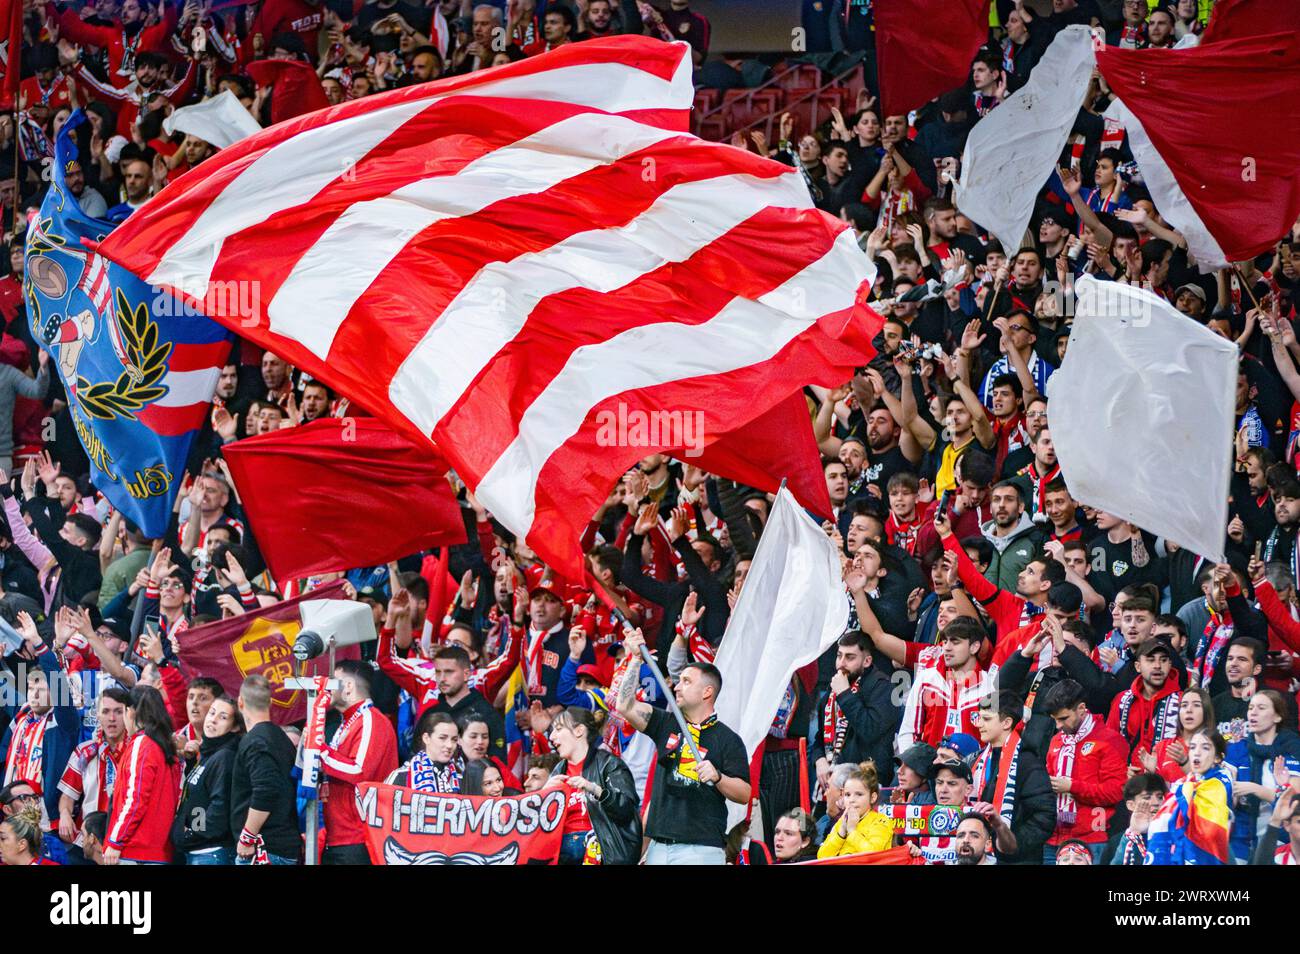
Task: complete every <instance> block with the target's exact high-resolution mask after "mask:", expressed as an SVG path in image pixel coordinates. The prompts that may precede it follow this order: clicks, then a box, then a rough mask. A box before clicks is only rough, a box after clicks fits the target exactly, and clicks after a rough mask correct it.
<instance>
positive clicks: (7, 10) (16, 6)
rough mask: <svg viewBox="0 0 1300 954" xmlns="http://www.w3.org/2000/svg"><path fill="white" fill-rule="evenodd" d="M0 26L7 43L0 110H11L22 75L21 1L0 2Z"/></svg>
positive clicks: (16, 97)
mask: <svg viewBox="0 0 1300 954" xmlns="http://www.w3.org/2000/svg"><path fill="white" fill-rule="evenodd" d="M0 24H4V27H3V29H4V31H5V39H6V41H7V46H6V48H5V78H4V86H3V93H2V94H0V109H13V108H14V104H15V103H17V102H18V86H19V84H20V83H21V82H22V74H23V0H0Z"/></svg>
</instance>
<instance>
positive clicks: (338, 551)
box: [222, 417, 466, 580]
mask: <svg viewBox="0 0 1300 954" xmlns="http://www.w3.org/2000/svg"><path fill="white" fill-rule="evenodd" d="M222 453H223V455H224V456H225V458H226V461H227V462H228V463H229V464H230V474H231V476H232V477H233V478H234V480H235V487H236V488H237V489H238V490H239V496H240V500H241V501H242V502H243V506H244V510H245V512H246V513H247V514H248V519H249V522H250V523H251V524H252V527H253V535H254V536H255V537H256V538H257V543H258V546H259V547H260V548H261V551H262V555H263V556H264V557H266V564H267V566H268V567H270V570H271V574H272V575H273V576H274V577H275V578H276V579H277V580H295V579H300V578H302V577H305V576H310V575H311V574H313V573H328V572H332V571H334V570H350V569H353V568H355V567H359V566H377V565H379V564H382V563H387V562H388V561H390V560H394V559H397V558H398V557H401V556H406V555H408V554H412V553H415V552H417V551H419V550H424V549H427V548H429V547H435V546H444V545H454V544H457V543H464V542H465V539H466V534H465V522H464V520H463V519H462V518H461V512H460V506H459V505H458V504H457V503H456V498H455V495H454V494H453V493H452V491H451V487H450V486H449V485H448V483H447V481H446V480H445V477H446V474H447V463H446V461H444V460H442V459H441V458H440V457H439V456H438V454H437V453H436V452H435V451H434V450H433V449H431V448H430V447H429V446H428V444H427V443H426V444H425V445H424V446H417V445H416V444H414V443H413V442H412V441H411V440H410V438H408V437H406V436H404V435H402V434H398V433H396V432H394V431H393V430H392V429H391V428H390V427H388V425H386V424H384V423H383V422H382V421H380V420H379V419H377V418H373V417H360V418H345V419H340V418H335V417H331V418H322V419H320V420H316V421H312V422H311V423H310V424H304V425H302V426H301V427H291V428H286V429H284V430H279V431H274V432H272V433H270V434H260V435H258V436H257V437H249V438H245V439H244V440H242V441H236V442H235V443H233V444H227V445H226V446H225V448H224V449H223V450H222Z"/></svg>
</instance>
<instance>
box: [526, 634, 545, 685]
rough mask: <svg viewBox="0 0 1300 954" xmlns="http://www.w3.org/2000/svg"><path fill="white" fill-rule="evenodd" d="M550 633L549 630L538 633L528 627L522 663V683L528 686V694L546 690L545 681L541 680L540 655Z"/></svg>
mask: <svg viewBox="0 0 1300 954" xmlns="http://www.w3.org/2000/svg"><path fill="white" fill-rule="evenodd" d="M550 635H551V631H547V632H545V633H539V632H537V630H535V629H533V628H532V627H529V629H528V645H527V647H526V652H525V653H524V659H523V664H524V684H525V685H526V686H527V687H528V694H529V695H530V696H540V695H542V694H544V693H545V692H546V683H545V682H543V681H542V655H543V652H544V650H545V648H546V640H547V639H548V638H549V637H550Z"/></svg>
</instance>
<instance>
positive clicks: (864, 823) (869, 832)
mask: <svg viewBox="0 0 1300 954" xmlns="http://www.w3.org/2000/svg"><path fill="white" fill-rule="evenodd" d="M893 845H894V823H893V822H892V821H891V820H890V819H888V818H886V817H885V816H884V815H882V814H880V812H867V814H865V815H863V816H862V820H861V821H859V822H858V824H857V827H856V828H854V829H853V830H852V831H851V832H849V837H847V838H841V837H840V823H839V821H836V822H835V824H834V825H832V826H831V832H830V834H829V835H827V836H826V840H825V841H824V842H822V846H821V847H820V848H818V849H817V857H818V858H838V857H839V856H840V855H860V854H863V853H864V852H869V851H885V850H886V849H888V848H892V847H893Z"/></svg>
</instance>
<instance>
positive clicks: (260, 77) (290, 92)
mask: <svg viewBox="0 0 1300 954" xmlns="http://www.w3.org/2000/svg"><path fill="white" fill-rule="evenodd" d="M247 70H248V75H249V76H251V77H252V78H253V82H255V83H256V84H257V85H258V86H273V87H275V88H274V89H273V90H272V91H271V122H272V123H282V122H284V121H285V120H286V119H294V118H296V117H298V116H301V115H303V114H304V113H314V112H315V111H316V110H318V109H324V108H325V107H326V106H328V105H329V104H330V101H329V100H328V99H326V98H325V90H324V89H323V88H322V87H321V85H320V77H319V76H317V75H316V71H315V70H314V69H312V68H311V65H310V64H308V63H303V62H301V61H299V60H257V61H255V62H252V63H249V64H248V67H247Z"/></svg>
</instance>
